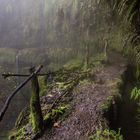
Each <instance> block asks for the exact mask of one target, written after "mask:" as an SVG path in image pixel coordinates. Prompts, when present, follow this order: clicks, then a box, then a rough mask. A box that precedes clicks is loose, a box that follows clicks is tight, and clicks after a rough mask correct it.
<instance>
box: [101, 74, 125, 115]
mask: <svg viewBox="0 0 140 140" xmlns="http://www.w3.org/2000/svg"><path fill="white" fill-rule="evenodd" d="M107 86H108V87H109V88H110V89H111V91H110V92H111V95H110V96H108V97H107V99H106V101H105V103H104V104H102V105H101V110H102V111H103V112H108V111H109V109H110V108H111V106H112V105H114V104H116V102H119V101H121V100H122V96H121V88H122V86H123V80H122V77H120V78H116V79H114V81H112V80H111V81H109V82H108V83H107Z"/></svg>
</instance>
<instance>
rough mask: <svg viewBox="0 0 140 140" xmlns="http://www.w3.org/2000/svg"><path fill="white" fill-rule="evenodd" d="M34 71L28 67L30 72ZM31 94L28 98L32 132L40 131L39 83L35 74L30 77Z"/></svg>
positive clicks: (41, 123) (41, 119)
mask: <svg viewBox="0 0 140 140" xmlns="http://www.w3.org/2000/svg"><path fill="white" fill-rule="evenodd" d="M34 71H35V69H34V68H31V69H30V73H33V72H34ZM31 88H32V96H31V100H30V111H31V112H30V117H31V123H32V127H33V130H34V132H36V133H37V132H38V133H40V132H42V130H43V116H42V111H41V105H40V98H39V83H38V78H37V75H34V76H33V78H32V79H31Z"/></svg>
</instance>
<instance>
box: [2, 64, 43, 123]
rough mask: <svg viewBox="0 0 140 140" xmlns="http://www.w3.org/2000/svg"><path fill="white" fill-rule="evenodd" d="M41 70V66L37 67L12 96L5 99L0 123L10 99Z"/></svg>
mask: <svg viewBox="0 0 140 140" xmlns="http://www.w3.org/2000/svg"><path fill="white" fill-rule="evenodd" d="M42 68H43V66H42V65H41V66H39V67H38V68H37V69H36V71H35V72H33V73H32V74H30V75H29V77H28V78H27V79H26V80H25V81H24V82H23V83H21V84H20V85H19V86H18V87H17V88H16V89H15V90H14V91H13V92H12V94H11V95H10V96H9V97H8V98H7V100H6V102H5V104H4V106H3V108H2V110H1V111H0V121H1V120H2V119H3V117H4V115H5V113H6V111H7V109H8V107H9V104H10V102H11V100H12V98H13V97H14V96H15V95H16V93H18V91H19V90H20V89H21V88H22V87H24V86H25V85H26V84H27V83H28V82H29V81H30V80H31V79H32V78H33V77H34V76H35V75H37V74H38V73H39V72H40V70H41V69H42Z"/></svg>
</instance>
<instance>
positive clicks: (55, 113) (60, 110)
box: [44, 105, 70, 122]
mask: <svg viewBox="0 0 140 140" xmlns="http://www.w3.org/2000/svg"><path fill="white" fill-rule="evenodd" d="M69 108H70V106H69V105H61V106H59V107H57V108H56V109H52V111H51V112H50V113H48V114H47V115H46V116H44V121H45V122H49V121H53V120H55V119H57V118H59V117H62V116H63V115H64V113H65V112H66V110H67V109H69Z"/></svg>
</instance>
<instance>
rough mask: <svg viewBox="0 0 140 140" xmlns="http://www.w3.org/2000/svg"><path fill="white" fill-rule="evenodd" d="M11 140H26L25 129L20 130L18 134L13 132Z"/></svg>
mask: <svg viewBox="0 0 140 140" xmlns="http://www.w3.org/2000/svg"><path fill="white" fill-rule="evenodd" d="M9 140H25V127H23V128H21V129H19V130H18V132H13V134H11V135H10V136H9Z"/></svg>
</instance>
